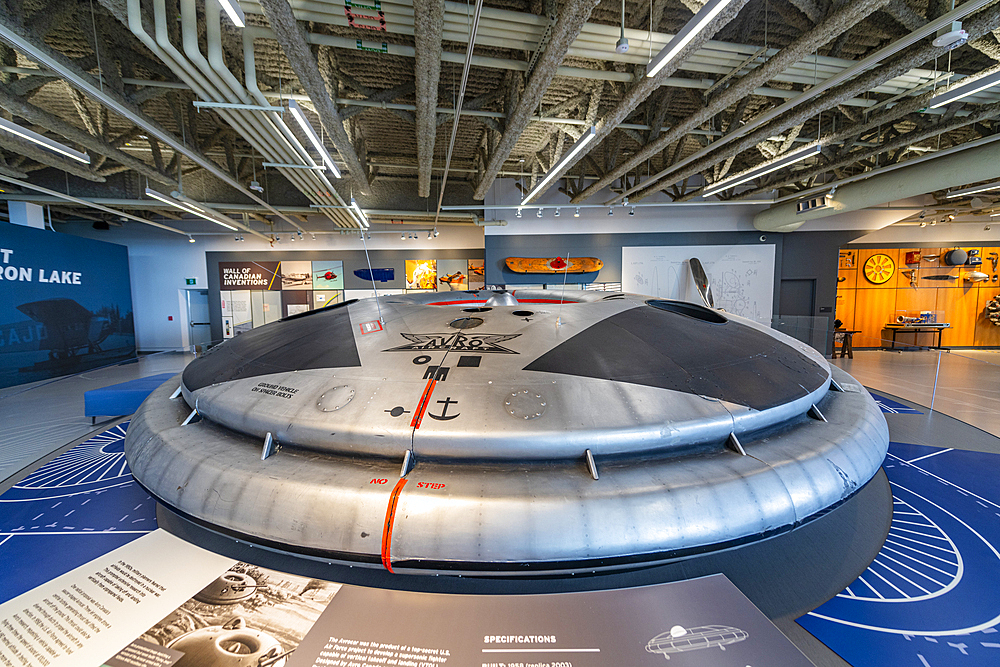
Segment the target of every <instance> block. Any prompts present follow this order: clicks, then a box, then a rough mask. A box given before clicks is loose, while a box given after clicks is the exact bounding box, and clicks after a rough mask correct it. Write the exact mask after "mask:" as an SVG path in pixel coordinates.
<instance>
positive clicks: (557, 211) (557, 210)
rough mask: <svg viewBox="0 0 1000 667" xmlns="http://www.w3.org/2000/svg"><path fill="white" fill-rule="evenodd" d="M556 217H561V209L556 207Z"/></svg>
mask: <svg viewBox="0 0 1000 667" xmlns="http://www.w3.org/2000/svg"><path fill="white" fill-rule="evenodd" d="M555 217H557V218H558V217H559V209H556V215H555Z"/></svg>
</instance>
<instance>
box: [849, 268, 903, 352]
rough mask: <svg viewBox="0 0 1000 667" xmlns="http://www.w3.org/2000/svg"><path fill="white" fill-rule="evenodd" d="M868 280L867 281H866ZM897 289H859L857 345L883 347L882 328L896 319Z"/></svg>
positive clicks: (855, 315) (856, 324)
mask: <svg viewBox="0 0 1000 667" xmlns="http://www.w3.org/2000/svg"><path fill="white" fill-rule="evenodd" d="M865 282H867V281H865ZM895 310H896V290H894V289H859V290H857V294H856V296H855V306H854V328H855V329H857V330H859V331H860V332H861V333H859V334H857V335H855V337H854V345H855V347H881V345H882V342H881V339H882V329H883V327H885V325H886V323H888V322H891V321H892V320H893V319H895V316H896V315H895Z"/></svg>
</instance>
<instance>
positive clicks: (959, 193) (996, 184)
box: [944, 181, 1000, 199]
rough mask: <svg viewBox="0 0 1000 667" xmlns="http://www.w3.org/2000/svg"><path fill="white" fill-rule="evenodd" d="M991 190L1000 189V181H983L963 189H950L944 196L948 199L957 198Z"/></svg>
mask: <svg viewBox="0 0 1000 667" xmlns="http://www.w3.org/2000/svg"><path fill="white" fill-rule="evenodd" d="M989 190H1000V181H993V182H992V183H983V184H982V185H973V186H972V187H968V188H962V189H961V190H954V191H949V192H946V193H945V194H944V196H945V197H946V198H947V199H955V198H956V197H965V196H966V195H975V194H979V193H980V192H987V191H989Z"/></svg>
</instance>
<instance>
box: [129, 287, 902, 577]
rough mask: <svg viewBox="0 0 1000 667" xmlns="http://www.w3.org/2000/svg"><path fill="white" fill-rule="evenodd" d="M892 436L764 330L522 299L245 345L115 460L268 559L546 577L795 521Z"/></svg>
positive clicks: (363, 304) (270, 330)
mask: <svg viewBox="0 0 1000 667" xmlns="http://www.w3.org/2000/svg"><path fill="white" fill-rule="evenodd" d="M570 294H571V295H572V296H569V295H570ZM887 446H888V430H887V428H886V423H885V420H884V419H883V417H882V415H881V413H880V412H879V409H878V407H877V406H876V405H875V402H874V401H873V400H872V398H871V397H870V396H869V394H868V393H867V392H866V391H865V390H864V388H863V387H861V386H860V385H859V384H858V383H857V382H856V381H855V380H853V378H851V377H850V376H849V375H847V374H846V373H844V372H842V371H840V370H839V369H836V368H831V367H830V366H829V365H828V364H827V363H826V361H825V360H824V359H823V357H822V356H821V355H820V354H819V353H817V352H816V351H815V350H813V349H812V348H810V347H808V346H806V345H804V344H802V343H799V342H798V341H796V340H793V339H791V338H789V337H787V336H784V335H782V334H780V333H777V332H775V331H774V330H772V329H770V328H768V327H766V326H763V325H760V324H757V323H755V322H751V321H749V320H745V319H742V318H739V317H735V316H732V315H729V314H727V313H724V312H720V311H717V310H712V309H709V308H705V307H702V306H698V305H694V304H691V303H686V302H680V301H667V300H658V299H653V298H649V297H643V296H639V295H634V294H622V293H608V292H586V291H584V292H568V293H567V296H566V297H565V298H564V297H563V296H562V294H561V293H560V292H554V291H520V290H519V291H517V292H515V293H513V294H510V293H506V292H501V293H493V292H488V291H480V292H449V293H445V294H434V293H431V294H410V295H406V296H386V297H379V298H378V299H377V302H376V300H375V299H366V300H363V301H353V302H351V301H349V302H347V303H343V304H338V305H336V306H330V307H327V308H324V309H322V310H316V311H311V312H308V313H304V314H301V315H295V316H292V317H288V318H286V319H284V320H282V321H280V322H276V323H274V324H270V325H267V326H264V327H260V328H258V329H254V330H252V331H250V332H247V333H244V334H241V335H239V336H238V337H236V338H234V339H232V340H229V341H227V342H226V343H224V344H222V345H219V346H218V347H216V348H214V349H212V350H211V351H210V352H209V353H208V354H206V355H205V356H204V357H202V358H200V359H197V360H195V361H193V362H192V363H191V364H190V365H189V366H188V367H187V368H186V369H185V371H184V372H183V374H182V375H181V377H180V387H178V382H177V381H168V382H167V383H166V384H164V385H163V386H162V387H161V388H160V389H159V390H157V391H156V392H154V393H153V394H152V395H151V396H150V397H149V399H148V400H147V401H146V402H145V403H144V404H143V406H142V407H141V408H140V410H139V412H138V413H136V415H135V417H134V419H133V420H132V423H131V426H130V427H129V429H128V437H127V440H126V455H127V457H128V462H129V464H130V465H131V467H132V472H133V473H134V475H135V477H136V479H137V480H138V481H139V482H140V483H141V484H142V485H143V486H144V487H145V488H146V489H147V490H149V491H150V492H151V493H152V494H153V495H154V496H155V497H156V499H157V500H159V501H160V502H161V503H164V504H165V505H167V506H168V507H170V508H172V509H173V510H174V511H176V512H178V513H179V514H181V515H182V516H184V517H186V518H188V519H190V520H193V521H195V522H198V523H201V524H204V525H207V526H209V527H211V528H213V529H214V530H216V531H219V532H222V533H226V534H229V535H231V536H234V537H237V538H239V539H246V540H249V541H251V542H253V543H256V544H259V545H262V546H266V547H269V548H274V549H279V550H282V551H286V552H294V553H299V554H305V555H310V556H315V557H319V558H323V559H324V560H329V561H337V562H341V563H349V564H354V565H370V566H373V567H385V568H387V569H389V570H390V571H396V572H406V573H441V572H450V573H475V574H480V575H504V576H509V575H516V574H524V575H532V576H538V575H542V574H564V573H570V572H582V571H588V572H589V571H601V570H612V569H619V568H630V567H640V566H644V565H649V564H651V563H658V562H664V561H668V560H671V559H676V558H681V557H684V556H688V555H692V554H697V553H703V552H706V551H711V550H714V549H720V548H726V547H732V546H735V545H739V544H742V543H745V542H749V541H752V540H757V539H761V538H764V537H768V536H772V535H776V534H777V533H779V532H782V531H787V530H790V529H792V528H794V527H796V526H798V525H800V524H802V523H803V522H805V521H808V520H809V519H810V518H811V517H814V516H817V515H819V514H822V513H823V512H824V510H827V509H829V508H831V507H832V506H834V505H837V504H838V503H840V502H841V501H843V500H845V499H846V498H848V497H850V496H851V495H852V494H853V493H854V492H855V491H856V490H858V489H859V488H860V487H861V486H862V485H864V484H865V483H866V482H867V481H868V480H869V479H870V478H871V477H872V476H873V475H874V474H875V472H876V471H877V470H878V468H879V465H880V464H881V462H882V459H883V457H884V456H885V453H886V448H887Z"/></svg>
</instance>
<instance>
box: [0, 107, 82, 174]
mask: <svg viewBox="0 0 1000 667" xmlns="http://www.w3.org/2000/svg"><path fill="white" fill-rule="evenodd" d="M0 130H6V131H7V132H10V133H11V134H16V135H17V136H19V137H21V138H22V139H27V140H28V141H30V142H31V143H33V144H38V145H39V146H41V147H42V148H47V149H49V150H50V151H55V152H56V153H59V154H60V155H63V156H65V157H68V158H69V159H71V160H76V161H77V162H82V163H83V164H90V156H89V155H87V154H86V153H81V152H80V151H75V150H73V149H72V148H70V147H69V146H66V145H65V144H61V143H59V142H58V141H53V140H52V139H49V138H48V137H46V136H43V135H41V134H38V133H37V132H32V131H31V130H29V129H28V128H26V127H21V126H20V125H18V124H17V123H15V122H12V121H9V120H7V119H6V118H0Z"/></svg>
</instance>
